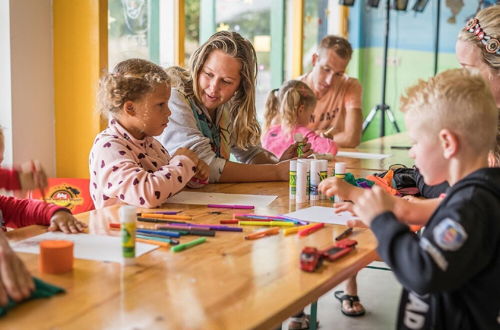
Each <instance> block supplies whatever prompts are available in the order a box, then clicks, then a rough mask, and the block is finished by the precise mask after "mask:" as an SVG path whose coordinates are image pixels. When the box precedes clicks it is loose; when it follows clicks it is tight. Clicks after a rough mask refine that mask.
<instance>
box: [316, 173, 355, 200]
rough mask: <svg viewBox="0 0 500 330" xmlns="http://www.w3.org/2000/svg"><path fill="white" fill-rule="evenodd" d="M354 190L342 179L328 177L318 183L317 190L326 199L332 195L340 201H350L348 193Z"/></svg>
mask: <svg viewBox="0 0 500 330" xmlns="http://www.w3.org/2000/svg"><path fill="white" fill-rule="evenodd" d="M353 188H355V187H354V186H353V185H352V184H350V183H348V182H347V181H345V180H344V179H340V178H336V177H330V178H327V179H325V180H323V181H321V182H320V184H319V186H318V190H319V191H320V192H321V193H322V194H324V195H326V196H327V197H332V196H334V195H337V196H339V197H340V198H342V199H349V200H352V198H351V196H350V193H351V191H352V190H353Z"/></svg>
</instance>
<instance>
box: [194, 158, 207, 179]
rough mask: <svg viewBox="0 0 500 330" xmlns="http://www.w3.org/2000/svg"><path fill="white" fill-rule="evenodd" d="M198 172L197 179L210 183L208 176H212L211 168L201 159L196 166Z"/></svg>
mask: <svg viewBox="0 0 500 330" xmlns="http://www.w3.org/2000/svg"><path fill="white" fill-rule="evenodd" d="M196 168H197V169H198V171H196V174H195V176H194V177H195V178H197V179H200V180H202V181H208V176H209V175H210V167H209V166H208V165H207V163H205V162H204V161H202V160H201V159H200V160H199V161H198V164H197V165H196Z"/></svg>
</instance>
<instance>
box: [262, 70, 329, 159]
mask: <svg viewBox="0 0 500 330" xmlns="http://www.w3.org/2000/svg"><path fill="white" fill-rule="evenodd" d="M266 105H268V107H267V109H266V113H265V115H264V117H265V118H266V123H267V124H268V125H269V128H268V129H267V130H266V132H265V134H264V136H263V138H262V145H263V147H264V148H266V149H267V150H269V151H270V152H272V153H274V154H275V155H276V156H277V157H281V155H282V154H283V153H284V152H285V150H287V149H288V148H289V147H290V146H291V145H294V143H295V140H297V138H298V137H302V138H305V139H307V141H308V142H309V143H310V144H311V148H312V150H313V151H314V152H317V153H330V154H333V155H335V154H336V153H337V144H336V143H335V141H333V140H332V139H329V138H325V137H321V136H319V135H317V134H316V133H315V132H314V131H311V130H310V129H308V128H307V125H308V123H309V120H310V117H311V114H312V112H313V110H314V107H315V105H316V96H314V93H313V91H312V90H311V89H310V88H309V87H308V86H307V85H306V84H305V83H303V82H301V81H299V80H290V81H287V82H286V83H284V84H283V86H282V87H281V88H280V89H279V91H278V92H272V93H270V94H269V96H268V99H267V102H266ZM273 116H274V117H273Z"/></svg>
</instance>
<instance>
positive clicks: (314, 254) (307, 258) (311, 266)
mask: <svg viewBox="0 0 500 330" xmlns="http://www.w3.org/2000/svg"><path fill="white" fill-rule="evenodd" d="M356 244H358V242H357V241H355V240H352V239H347V238H346V239H343V240H341V241H338V242H337V243H335V244H334V245H332V246H330V247H328V248H326V249H323V250H321V251H319V250H318V249H317V248H315V247H311V246H306V247H305V248H304V249H303V250H302V253H301V254H300V269H302V270H303V271H306V272H314V271H315V270H316V269H318V268H320V267H321V265H322V263H323V259H328V260H329V261H334V260H336V259H338V258H340V257H342V256H344V255H346V254H347V253H349V252H351V251H352V250H353V249H354V246H355V245H356Z"/></svg>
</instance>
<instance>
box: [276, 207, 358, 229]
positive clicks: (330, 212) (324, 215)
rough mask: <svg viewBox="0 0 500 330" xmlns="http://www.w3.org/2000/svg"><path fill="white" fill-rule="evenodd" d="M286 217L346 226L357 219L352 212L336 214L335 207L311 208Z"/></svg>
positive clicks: (288, 214)
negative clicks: (349, 221) (348, 221)
mask: <svg viewBox="0 0 500 330" xmlns="http://www.w3.org/2000/svg"><path fill="white" fill-rule="evenodd" d="M283 215H284V216H286V217H290V218H294V219H299V220H304V221H309V222H324V223H330V224H337V225H345V224H346V223H347V220H352V219H357V218H356V217H354V216H353V215H352V214H351V213H350V212H347V211H344V212H341V213H338V214H337V213H335V212H334V208H333V207H324V206H311V207H307V208H304V209H300V210H298V211H295V212H291V213H287V214H283Z"/></svg>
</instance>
